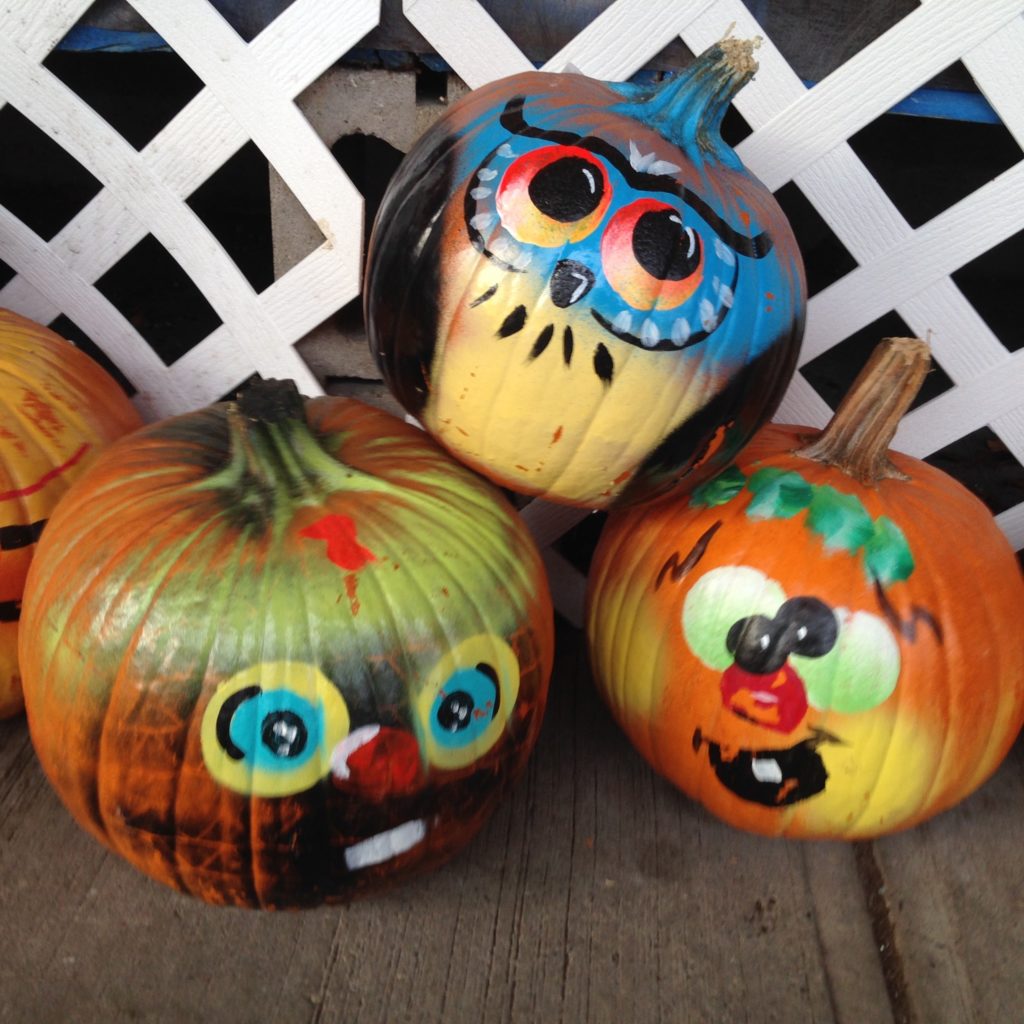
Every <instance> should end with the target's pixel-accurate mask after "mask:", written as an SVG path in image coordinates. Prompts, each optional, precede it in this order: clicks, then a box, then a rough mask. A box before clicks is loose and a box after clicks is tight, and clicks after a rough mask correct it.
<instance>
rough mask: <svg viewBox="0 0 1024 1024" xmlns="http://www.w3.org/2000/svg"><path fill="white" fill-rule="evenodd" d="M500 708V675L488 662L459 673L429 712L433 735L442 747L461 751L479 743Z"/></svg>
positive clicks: (454, 676)
mask: <svg viewBox="0 0 1024 1024" xmlns="http://www.w3.org/2000/svg"><path fill="white" fill-rule="evenodd" d="M500 704H501V688H500V686H499V685H498V673H497V672H496V671H495V669H494V668H493V667H492V666H491V665H489V664H487V663H486V662H480V663H479V664H478V665H477V666H476V667H475V668H460V669H456V670H455V671H454V672H453V673H452V674H451V675H450V676H449V677H448V679H447V680H446V681H445V683H444V685H443V686H442V687H441V689H440V690H439V691H438V694H437V696H436V697H435V698H434V703H433V706H432V707H431V709H430V732H431V736H432V737H433V739H434V742H435V743H437V745H438V746H440V747H445V748H447V749H458V748H460V747H465V746H467V745H469V744H471V743H475V742H477V740H479V738H480V737H481V736H482V735H483V733H484V732H486V730H487V728H488V726H489V725H490V724H491V722H492V721H493V720H494V716H495V714H497V711H498V708H499V706H500Z"/></svg>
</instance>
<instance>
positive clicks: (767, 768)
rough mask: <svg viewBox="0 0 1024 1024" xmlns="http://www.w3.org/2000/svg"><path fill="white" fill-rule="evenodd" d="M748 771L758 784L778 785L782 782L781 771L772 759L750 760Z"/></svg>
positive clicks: (757, 758) (776, 762)
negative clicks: (752, 774) (771, 783)
mask: <svg viewBox="0 0 1024 1024" xmlns="http://www.w3.org/2000/svg"><path fill="white" fill-rule="evenodd" d="M750 770H751V771H752V772H753V773H754V778H755V779H757V781H758V782H774V783H776V784H778V783H780V782H781V781H782V769H781V768H780V767H779V762H778V761H776V760H775V758H774V757H754V758H751V760H750Z"/></svg>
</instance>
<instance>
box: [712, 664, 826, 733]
mask: <svg viewBox="0 0 1024 1024" xmlns="http://www.w3.org/2000/svg"><path fill="white" fill-rule="evenodd" d="M722 703H723V704H725V706H726V707H727V708H728V709H729V710H730V711H732V712H733V713H735V714H737V715H739V716H740V717H741V718H746V719H747V720H749V721H751V722H756V723H757V724H758V725H763V726H764V727H765V728H767V729H774V730H775V731H776V732H792V731H793V730H794V729H795V728H796V727H797V726H798V725H799V724H800V723H801V722H802V721H803V718H804V715H806V714H807V693H806V691H805V690H804V684H803V680H801V678H800V677H799V676H798V675H797V674H796V672H795V671H794V669H793V668H792V667H791V666H790V665H789V664H788V663H787V664H785V665H783V666H782V668H780V669H779V670H778V672H769V673H766V674H764V675H762V674H760V673H756V672H748V671H747V670H746V669H742V668H740V667H739V665H730V666H729V668H727V669H726V670H725V672H724V673H723V675H722Z"/></svg>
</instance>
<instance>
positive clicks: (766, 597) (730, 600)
mask: <svg viewBox="0 0 1024 1024" xmlns="http://www.w3.org/2000/svg"><path fill="white" fill-rule="evenodd" d="M785 600H786V594H785V591H784V590H783V589H782V587H781V586H779V584H778V583H776V582H775V580H773V579H770V578H769V577H768V576H766V575H765V574H764V573H763V572H760V571H759V570H758V569H753V568H751V567H749V566H745V565H727V566H722V567H720V568H718V569H712V570H711V571H710V572H707V573H705V574H704V575H703V576H702V577H701V578H700V579H699V580H697V582H696V583H695V584H694V585H693V586H692V587H691V588H690V591H689V593H688V594H687V595H686V600H685V601H684V602H683V633H684V634H685V636H686V642H687V643H688V644H689V645H690V650H692V651H693V653H694V654H696V655H697V657H698V658H700V660H701V661H702V662H704V664H705V665H707V666H708V667H709V668H714V669H718V670H719V671H723V672H724V671H725V669H727V668H729V666H730V665H732V664H733V661H734V652H735V650H736V647H737V644H738V643H739V642H740V641H741V639H743V642H744V643H745V644H749V645H750V646H751V647H752V648H753V647H759V640H760V637H761V636H767V633H766V632H765V630H761V631H760V632H758V631H757V629H756V628H751V629H750V630H749V638H741V637H740V636H738V635H737V634H736V633H734V627H735V626H736V624H737V623H741V622H748V623H757V622H762V621H763V622H764V623H767V622H768V621H770V620H772V619H774V618H775V613H776V612H777V611H778V610H779V609H780V608H781V607H782V604H783V602H784V601H785ZM730 643H731V644H732V647H730ZM767 646H768V645H767V644H765V647H767Z"/></svg>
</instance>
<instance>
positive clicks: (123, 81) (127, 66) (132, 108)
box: [43, 5, 203, 150]
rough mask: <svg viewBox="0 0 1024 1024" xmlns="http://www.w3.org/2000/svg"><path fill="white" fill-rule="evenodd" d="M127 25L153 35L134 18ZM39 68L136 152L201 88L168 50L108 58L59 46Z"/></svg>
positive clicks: (193, 74)
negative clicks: (83, 103) (98, 116)
mask: <svg viewBox="0 0 1024 1024" xmlns="http://www.w3.org/2000/svg"><path fill="white" fill-rule="evenodd" d="M123 6H127V5H123ZM133 14H134V12H133ZM131 24H132V25H133V27H134V26H135V25H136V24H137V30H138V31H141V32H147V33H152V30H151V29H150V28H149V26H148V25H146V24H145V22H142V21H141V19H138V16H137V15H135V16H134V19H133V21H132V22H131ZM78 27H79V26H76V27H75V28H74V29H72V30H71V32H72V33H74V32H75V31H76V29H77V28H78ZM71 38H72V39H73V38H74V36H73V35H72V36H71ZM43 66H44V67H46V68H47V69H48V70H50V71H51V72H53V74H54V75H56V76H57V78H59V79H60V80H61V81H62V82H63V83H64V84H65V85H66V86H67V87H68V88H69V89H71V91H72V92H74V93H75V95H76V96H78V97H79V98H80V99H81V100H83V101H84V102H85V103H87V104H88V105H89V106H90V107H92V109H93V110H94V111H96V113H97V114H99V115H100V117H102V118H103V119H104V120H105V121H106V122H107V123H108V124H109V125H110V126H111V127H112V128H114V129H115V130H116V131H117V132H118V133H119V134H120V135H121V136H122V137H123V138H124V139H126V140H127V141H128V142H129V143H130V144H131V145H132V146H134V147H135V148H136V149H140V150H141V149H142V148H143V147H144V146H145V145H146V143H148V142H149V141H150V140H151V139H152V138H153V137H154V136H155V135H157V134H158V133H159V132H160V130H161V129H162V128H164V127H165V126H166V125H167V123H168V122H169V121H171V120H172V118H173V117H174V116H175V115H176V114H177V113H178V112H179V111H180V110H182V108H183V107H185V106H186V104H188V102H189V101H190V100H191V99H192V98H193V97H194V96H195V95H196V94H197V93H198V92H199V91H200V90H201V89H202V88H203V83H202V80H201V79H200V78H199V77H198V76H197V75H196V74H195V72H194V71H193V70H192V69H191V68H190V67H189V66H188V65H187V64H186V63H185V62H184V61H183V60H182V59H181V58H180V57H179V56H178V55H177V54H176V53H174V52H173V51H172V50H170V49H169V48H161V49H148V50H145V51H144V52H128V53H109V52H98V51H85V52H82V51H78V50H68V49H63V48H61V44H58V48H57V49H55V50H53V51H52V52H51V53H50V54H49V56H48V57H47V58H46V60H45V61H44V62H43Z"/></svg>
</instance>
